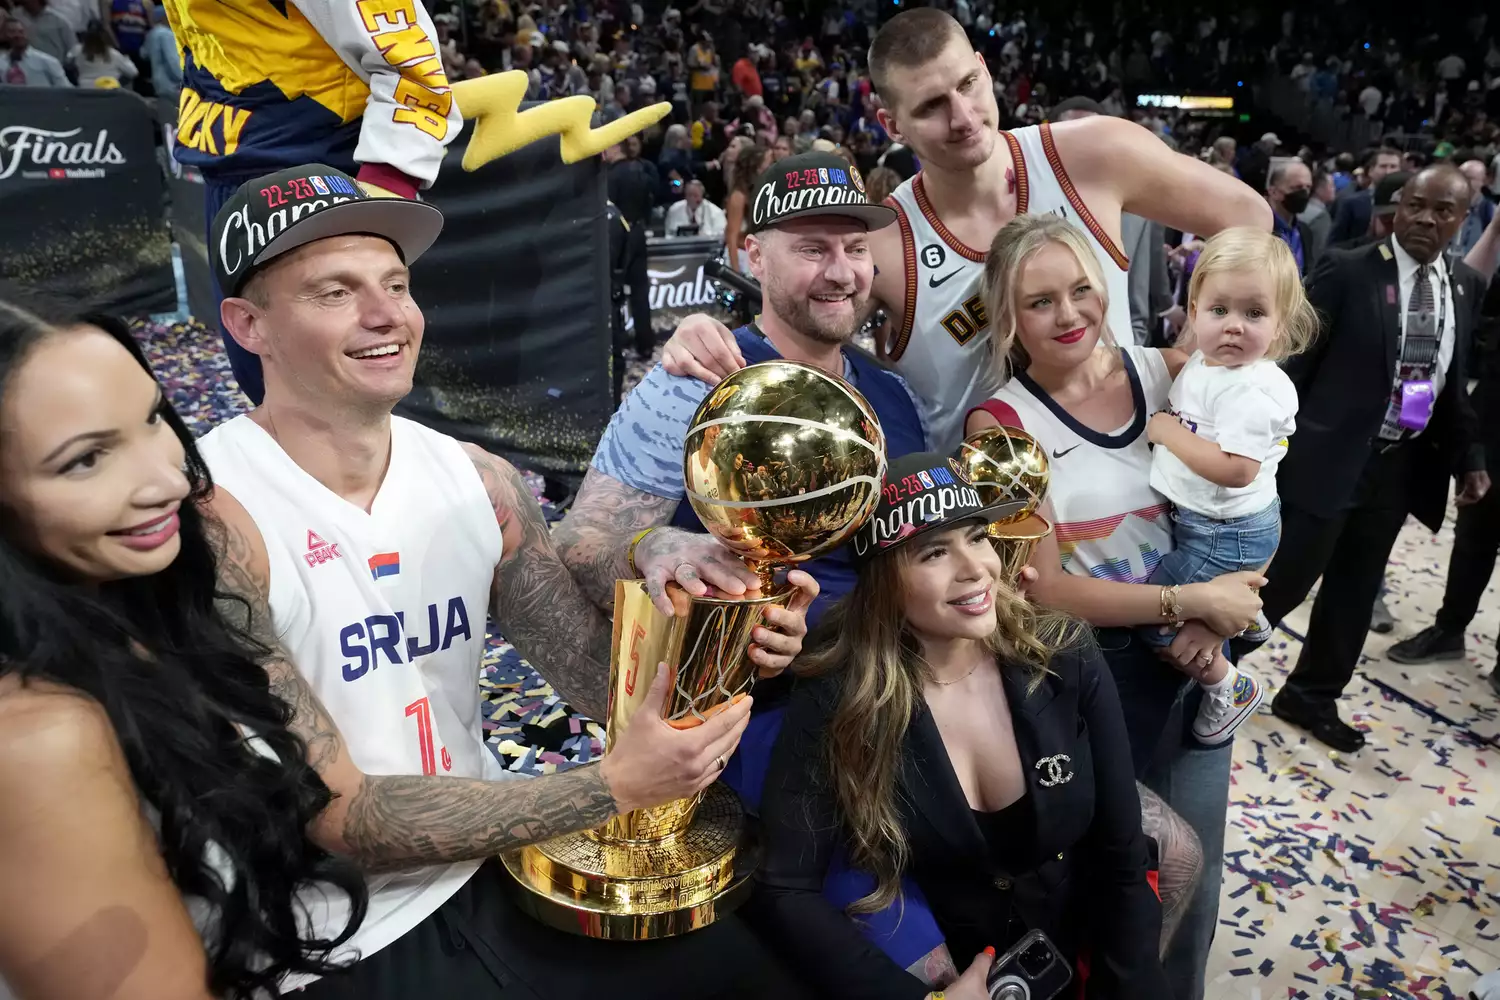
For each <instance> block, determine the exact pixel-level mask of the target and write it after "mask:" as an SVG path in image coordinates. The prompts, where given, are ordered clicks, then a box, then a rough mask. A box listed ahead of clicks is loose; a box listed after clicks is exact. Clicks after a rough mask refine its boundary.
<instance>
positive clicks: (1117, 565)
mask: <svg viewBox="0 0 1500 1000" xmlns="http://www.w3.org/2000/svg"><path fill="white" fill-rule="evenodd" d="M983 300H984V305H985V308H986V310H987V311H988V315H989V316H990V317H991V322H992V324H993V340H992V349H993V351H994V363H995V365H996V367H997V369H998V374H999V380H1000V382H1001V383H1002V388H1001V389H1000V390H999V392H998V393H996V395H995V397H994V398H993V399H991V400H990V401H989V402H987V403H986V404H984V406H983V407H980V408H978V409H976V410H975V411H974V412H972V413H971V414H970V415H969V417H968V420H967V423H966V431H967V432H969V433H973V432H974V431H976V430H979V429H981V428H984V427H988V426H994V425H995V424H1007V425H1011V426H1018V427H1024V428H1025V429H1026V430H1028V431H1029V432H1031V434H1032V435H1033V436H1035V437H1036V438H1037V440H1038V441H1040V442H1041V444H1042V445H1043V446H1044V447H1045V448H1046V449H1047V453H1048V456H1049V458H1050V459H1051V468H1052V480H1051V488H1050V492H1049V499H1048V502H1047V504H1046V505H1045V507H1044V511H1043V512H1044V514H1045V515H1046V516H1047V517H1048V519H1049V520H1051V521H1052V522H1053V523H1054V524H1055V526H1056V529H1055V531H1054V533H1053V534H1052V535H1051V536H1049V537H1048V538H1047V539H1045V540H1044V541H1043V542H1042V543H1041V545H1040V546H1039V547H1038V549H1037V551H1036V553H1035V555H1034V556H1033V558H1032V564H1033V566H1034V567H1035V569H1036V571H1037V573H1038V579H1037V580H1036V582H1035V584H1034V585H1033V586H1032V588H1031V591H1030V593H1031V595H1032V597H1033V599H1035V600H1036V601H1037V602H1038V603H1040V604H1042V605H1045V606H1047V607H1052V608H1058V609H1062V610H1065V611H1068V612H1070V613H1071V614H1073V615H1076V616H1077V617H1079V618H1081V619H1083V620H1084V621H1086V622H1088V623H1090V624H1091V625H1093V626H1094V627H1095V630H1096V632H1095V634H1096V635H1097V637H1098V642H1099V645H1100V648H1101V650H1102V652H1103V655H1104V658H1105V660H1106V661H1107V663H1108V665H1109V668H1110V672H1111V673H1112V675H1113V677H1114V680H1115V685H1116V687H1117V689H1118V691H1119V695H1120V701H1121V704H1122V705H1123V707H1124V715H1125V720H1126V726H1127V729H1128V735H1129V741H1130V751H1131V758H1132V762H1133V765H1134V768H1135V772H1136V776H1137V777H1138V778H1141V779H1142V780H1143V781H1144V783H1145V784H1146V785H1147V786H1148V787H1149V788H1151V789H1153V790H1154V791H1156V792H1158V793H1159V794H1160V795H1161V796H1162V798H1163V799H1165V800H1166V802H1167V804H1168V805H1169V806H1170V807H1171V808H1172V809H1174V810H1175V811H1176V812H1177V813H1178V814H1180V815H1181V816H1182V818H1183V819H1185V820H1186V821H1187V822H1188V823H1189V824H1190V825H1191V826H1192V827H1193V829H1194V830H1195V831H1196V832H1197V834H1198V837H1199V840H1200V841H1201V842H1202V846H1203V878H1202V880H1201V882H1200V883H1199V886H1198V889H1197V893H1196V895H1195V897H1194V898H1193V900H1192V901H1191V903H1190V904H1189V906H1188V908H1187V912H1186V913H1185V915H1184V916H1183V918H1182V925H1181V927H1180V929H1179V931H1178V933H1177V934H1176V936H1175V937H1174V939H1173V941H1172V943H1171V945H1170V946H1169V948H1168V950H1167V953H1166V959H1165V961H1166V967H1167V973H1168V977H1169V979H1170V980H1171V981H1172V985H1173V990H1172V992H1173V995H1175V996H1176V997H1178V998H1179V1000H1195V998H1198V997H1201V996H1202V995H1203V989H1204V969H1205V967H1206V964H1207V960H1208V950H1209V945H1210V943H1211V941H1212V939H1213V932H1214V927H1215V924H1216V919H1217V911H1218V895H1219V886H1220V881H1221V877H1220V873H1221V865H1222V854H1223V843H1224V814H1225V809H1226V806H1227V803H1228V798H1229V764H1230V750H1229V747H1228V746H1221V747H1217V748H1205V747H1202V746H1201V745H1199V744H1198V743H1197V741H1196V740H1194V739H1193V738H1192V736H1191V734H1190V732H1189V731H1188V725H1187V723H1186V721H1185V720H1187V719H1191V718H1192V717H1193V716H1194V715H1196V712H1197V710H1198V703H1199V699H1200V697H1201V695H1200V694H1199V692H1200V690H1201V689H1199V688H1198V687H1197V686H1196V685H1194V684H1193V683H1192V682H1194V681H1197V680H1199V679H1200V678H1201V676H1202V675H1203V673H1204V672H1205V671H1213V670H1222V669H1226V668H1225V664H1224V662H1223V657H1222V654H1221V653H1220V652H1219V651H1218V650H1219V645H1220V643H1221V642H1222V641H1223V639H1225V638H1227V637H1228V636H1232V635H1236V634H1238V633H1239V632H1240V631H1242V630H1243V629H1244V628H1245V626H1246V624H1247V623H1248V622H1250V621H1251V620H1252V619H1253V618H1254V617H1255V615H1256V614H1257V612H1259V610H1260V598H1259V596H1258V595H1257V593H1256V591H1257V589H1258V588H1259V587H1261V586H1263V585H1264V583H1265V580H1264V578H1263V577H1261V576H1260V575H1259V574H1258V573H1256V572H1237V573H1226V574H1223V575H1220V576H1218V577H1216V578H1214V579H1212V580H1208V581H1205V582H1200V583H1190V584H1187V585H1185V586H1182V587H1180V588H1173V587H1168V586H1161V585H1155V584H1151V583H1149V582H1148V581H1149V580H1150V577H1151V574H1152V573H1153V572H1154V571H1155V570H1156V567H1157V565H1158V564H1159V563H1160V562H1161V561H1162V559H1163V558H1165V557H1166V556H1168V555H1169V554H1170V553H1171V552H1172V551H1173V534H1172V519H1171V504H1170V502H1169V501H1168V500H1167V498H1166V497H1164V496H1163V495H1162V494H1160V493H1158V492H1157V491H1156V490H1155V489H1154V488H1153V487H1152V485H1151V466H1152V458H1151V449H1150V445H1149V442H1148V438H1147V434H1146V427H1147V423H1148V421H1149V420H1150V418H1151V416H1152V415H1153V414H1154V413H1156V412H1158V411H1160V410H1163V409H1165V408H1166V407H1167V403H1168V394H1169V392H1170V390H1171V386H1172V380H1173V378H1175V377H1176V375H1177V373H1178V372H1179V371H1180V370H1181V369H1182V367H1183V365H1184V364H1185V363H1186V362H1187V355H1186V354H1184V353H1183V352H1181V351H1175V350H1156V349H1153V348H1147V347H1136V346H1129V347H1124V348H1121V347H1119V346H1117V345H1116V343H1115V340H1114V338H1113V337H1112V336H1111V332H1110V330H1109V329H1108V327H1107V325H1106V323H1105V317H1106V315H1107V314H1108V291H1107V287H1106V285H1105V282H1104V280H1103V277H1102V275H1101V274H1100V273H1099V264H1098V259H1097V257H1096V256H1095V255H1094V253H1093V252H1092V248H1091V247H1090V246H1089V244H1088V242H1087V240H1086V239H1085V238H1084V236H1083V234H1082V233H1081V232H1080V231H1079V230H1077V229H1075V228H1074V227H1073V226H1072V225H1070V224H1069V223H1068V222H1067V221H1065V220H1064V219H1061V218H1059V217H1057V216H1053V215H1035V216H1020V217H1018V218H1016V219H1015V220H1014V221H1012V222H1011V223H1010V224H1008V225H1007V226H1005V228H1004V229H1002V230H1001V231H1000V233H999V234H998V235H997V236H996V237H995V240H994V242H993V243H992V245H991V246H990V250H989V254H988V259H987V261H986V264H985V272H984V282H983ZM1176 622H1186V624H1185V625H1184V626H1183V627H1182V628H1181V629H1179V630H1178V632H1177V635H1176V637H1175V638H1174V639H1173V642H1172V644H1171V646H1170V647H1168V648H1167V649H1165V650H1162V651H1160V654H1161V655H1158V650H1157V649H1155V648H1154V647H1152V646H1151V645H1150V644H1148V643H1146V642H1145V641H1144V640H1143V639H1142V638H1141V636H1140V635H1139V634H1138V632H1137V631H1136V629H1137V627H1141V626H1153V625H1154V626H1163V625H1169V624H1173V623H1176ZM1174 668H1175V669H1174Z"/></svg>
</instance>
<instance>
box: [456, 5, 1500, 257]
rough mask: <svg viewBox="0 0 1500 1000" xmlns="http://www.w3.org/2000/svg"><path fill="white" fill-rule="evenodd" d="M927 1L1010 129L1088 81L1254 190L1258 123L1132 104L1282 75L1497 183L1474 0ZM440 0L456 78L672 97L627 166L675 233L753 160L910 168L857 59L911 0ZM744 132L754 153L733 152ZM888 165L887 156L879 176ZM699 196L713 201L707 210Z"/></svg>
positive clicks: (1354, 153) (625, 96) (634, 99)
mask: <svg viewBox="0 0 1500 1000" xmlns="http://www.w3.org/2000/svg"><path fill="white" fill-rule="evenodd" d="M679 2H680V0H679ZM936 5H937V6H941V7H944V8H946V9H948V10H949V11H950V12H951V13H953V15H954V16H955V18H957V20H958V21H959V22H960V23H961V24H963V25H964V26H965V28H966V29H967V30H968V32H969V34H970V37H971V38H972V40H973V41H974V44H975V47H976V49H978V50H979V51H980V52H981V53H983V54H984V56H985V58H986V62H987V64H988V65H989V66H990V68H991V73H992V76H993V79H994V87H995V93H996V98H997V103H998V105H999V108H1000V116H1001V120H1000V123H999V124H1000V126H1001V127H1002V128H1006V127H1016V126H1021V125H1027V124H1034V123H1036V122H1040V121H1043V120H1045V119H1046V118H1047V117H1048V116H1049V115H1050V114H1051V112H1052V109H1053V108H1054V107H1055V106H1056V105H1057V103H1058V102H1059V101H1061V100H1063V99H1065V98H1068V97H1077V96H1083V97H1088V98H1091V99H1093V100H1094V101H1096V102H1098V104H1099V106H1100V107H1101V108H1102V109H1103V110H1104V112H1105V113H1107V114H1114V115H1120V116H1128V117H1131V118H1133V119H1135V120H1136V121H1139V122H1140V123H1141V124H1143V125H1145V126H1146V127H1148V128H1151V129H1152V130H1153V131H1155V132H1156V133H1157V134H1158V135H1160V136H1162V137H1163V139H1164V140H1166V141H1168V142H1170V143H1171V144H1172V145H1174V146H1175V147H1176V148H1178V149H1181V150H1182V151H1184V152H1188V153H1192V154H1196V155H1201V156H1204V157H1206V158H1207V157H1211V156H1213V155H1214V152H1213V151H1214V145H1213V143H1214V140H1216V139H1219V138H1221V137H1233V138H1238V139H1240V140H1241V142H1239V143H1238V144H1237V153H1236V156H1237V160H1236V162H1235V163H1233V164H1231V165H1232V166H1233V167H1234V168H1235V169H1236V171H1237V172H1239V173H1241V175H1242V176H1244V177H1245V179H1246V180H1247V181H1249V182H1250V183H1252V185H1255V186H1257V187H1262V186H1263V185H1264V180H1265V178H1266V176H1267V173H1266V171H1268V169H1269V158H1270V156H1273V155H1275V154H1276V152H1278V150H1272V151H1271V152H1270V153H1269V154H1264V155H1263V151H1262V150H1261V149H1260V144H1259V143H1256V142H1248V141H1244V140H1247V139H1253V138H1254V136H1255V135H1256V134H1259V133H1258V132H1253V133H1251V134H1249V135H1245V134H1242V133H1243V131H1244V129H1243V127H1242V126H1241V123H1240V122H1239V120H1238V117H1237V116H1229V117H1226V118H1212V117H1199V116H1191V115H1184V114H1182V113H1181V112H1178V111H1175V110H1173V109H1170V108H1162V107H1153V106H1150V105H1147V106H1139V105H1138V104H1137V98H1138V97H1139V95H1141V94H1143V93H1165V94H1181V93H1200V94H1202V93H1207V94H1225V95H1229V96H1232V97H1235V98H1236V101H1237V104H1238V106H1239V107H1241V108H1243V107H1245V106H1247V105H1248V104H1249V103H1250V102H1251V100H1252V99H1251V92H1252V90H1253V88H1254V87H1255V85H1256V84H1257V83H1258V82H1260V81H1263V80H1264V79H1266V77H1267V75H1268V74H1279V75H1281V76H1283V77H1285V78H1288V79H1290V80H1292V81H1294V82H1295V83H1296V84H1297V86H1299V87H1301V88H1303V89H1304V90H1305V91H1306V93H1307V97H1308V100H1309V101H1310V102H1325V103H1326V104H1328V105H1329V106H1331V107H1333V108H1335V109H1337V110H1338V111H1339V112H1340V113H1342V114H1350V115H1352V114H1355V113H1358V112H1361V111H1363V112H1365V113H1366V115H1367V117H1369V118H1371V119H1372V120H1374V121H1377V122H1379V123H1380V124H1381V127H1382V128H1383V130H1384V131H1387V132H1391V133H1395V134H1397V135H1398V136H1399V145H1400V148H1401V149H1402V151H1403V152H1407V151H1410V152H1412V153H1414V154H1416V155H1417V156H1419V157H1423V158H1430V157H1433V156H1439V157H1440V156H1452V155H1455V154H1457V153H1464V154H1466V155H1480V156H1484V157H1486V161H1487V163H1486V169H1487V171H1489V179H1488V180H1487V182H1486V183H1487V184H1489V183H1492V182H1493V167H1492V166H1491V165H1490V164H1491V163H1492V161H1493V156H1494V154H1495V153H1496V152H1497V148H1496V144H1497V131H1496V125H1495V121H1496V119H1497V117H1500V107H1497V103H1500V35H1497V33H1496V31H1495V29H1494V26H1493V25H1492V24H1491V23H1490V18H1489V17H1488V16H1487V14H1486V13H1485V12H1484V10H1483V7H1482V6H1478V5H1477V6H1476V7H1475V13H1474V14H1473V15H1472V16H1466V15H1465V14H1464V13H1463V12H1461V11H1455V10H1453V9H1451V8H1450V9H1445V10H1443V11H1433V12H1423V11H1412V12H1407V14H1405V15H1403V24H1404V25H1405V26H1408V27H1409V28H1410V29H1411V30H1408V31H1403V36H1402V39H1401V40H1400V41H1398V40H1396V39H1393V38H1389V37H1388V34H1389V32H1388V30H1385V31H1382V30H1377V28H1376V27H1375V25H1374V19H1373V16H1372V15H1371V14H1370V13H1369V12H1368V11H1365V10H1360V9H1356V8H1355V6H1354V5H1353V4H1350V3H1347V2H1341V3H1334V4H1330V5H1325V6H1324V7H1321V8H1305V9H1304V8H1300V7H1299V8H1296V9H1295V10H1294V9H1292V8H1290V7H1288V9H1286V10H1283V11H1281V12H1279V13H1274V12H1269V11H1263V10H1260V9H1257V8H1255V7H1253V6H1252V7H1247V8H1244V9H1241V10H1236V11H1233V12H1221V11H1219V10H1217V9H1215V8H1212V7H1209V6H1198V7H1193V8H1185V7H1178V6H1176V5H1173V6H1171V7H1168V6H1166V5H1159V4H1131V5H1127V4H1124V3H1122V2H1116V3H1113V4H1112V5H1110V4H1100V3H1092V4H1088V3H1086V4H1078V5H1063V6H1059V7H1053V8H1048V9H1042V8H1040V7H1033V8H1031V9H1025V8H1023V7H1020V6H1019V5H1015V4H997V3H995V2H993V0H939V2H938V3H937V4H936ZM433 9H434V13H435V17H436V20H437V23H438V26H439V28H438V30H439V32H440V33H441V35H442V39H443V46H444V53H445V60H446V62H447V65H448V67H449V71H450V72H451V73H453V74H454V75H455V76H474V75H479V74H483V73H486V72H495V71H500V70H511V69H523V70H525V71H527V72H528V73H529V74H530V76H531V90H530V95H529V96H531V97H532V98H534V99H538V100H544V99H549V98H555V97H563V96H569V95H573V94H588V95H590V96H592V97H594V98H595V99H596V100H597V101H598V102H599V105H600V108H601V109H602V112H603V114H604V116H605V117H606V118H611V117H615V116H618V115H621V114H625V113H627V112H629V111H632V110H635V109H636V108H639V107H642V106H645V105H648V104H652V103H656V102H658V101H669V102H670V103H671V104H672V113H671V114H670V115H669V117H668V118H667V119H666V120H665V121H664V122H663V123H662V125H661V126H660V127H659V128H657V129H654V130H652V131H651V132H650V133H648V134H647V135H646V136H645V137H644V141H643V142H642V143H641V144H640V147H639V149H637V150H627V151H626V153H627V155H626V157H625V160H626V165H625V167H624V168H623V169H624V170H625V171H627V172H629V173H631V174H635V175H638V177H639V179H638V180H636V183H637V185H638V186H639V185H646V184H649V185H650V186H651V187H652V188H653V198H652V208H653V209H654V214H653V215H652V219H653V220H654V222H655V225H656V227H657V230H658V231H661V232H665V234H666V235H676V234H677V233H678V231H679V230H687V232H685V233H684V234H685V235H686V234H712V235H717V232H718V228H717V227H718V226H719V225H720V224H721V221H720V216H721V215H724V214H726V213H727V215H728V217H729V220H730V221H732V218H733V215H734V213H733V211H732V209H731V206H730V201H731V199H732V198H733V195H734V190H735V184H734V177H735V172H736V167H737V166H738V165H739V164H741V163H742V162H743V163H744V164H745V165H746V167H747V168H753V167H754V166H755V165H756V164H761V163H765V162H768V158H769V159H774V158H777V157H780V156H785V155H790V154H792V153H797V152H804V151H806V150H807V149H809V148H812V147H813V145H814V144H819V145H826V147H827V148H831V149H835V150H837V151H838V152H840V153H841V154H842V155H843V156H844V157H845V158H846V159H848V160H849V161H850V162H851V163H852V164H854V165H855V166H857V167H859V168H860V169H861V171H862V172H864V173H865V174H866V176H867V180H868V181H869V184H870V187H871V188H872V189H873V190H872V193H875V194H879V193H883V192H885V191H888V190H889V189H890V188H892V187H894V186H895V185H896V184H898V183H899V182H900V181H901V180H902V179H904V178H905V177H908V176H910V175H911V174H912V173H914V172H915V170H916V169H917V166H918V164H916V163H915V161H914V160H913V159H912V157H911V155H910V153H908V152H906V151H905V150H903V149H902V148H901V147H900V146H899V145H894V146H893V144H892V142H891V139H890V137H889V136H888V135H887V134H886V133H885V130H884V129H883V128H882V127H881V125H880V123H879V121H878V120H877V117H876V110H877V108H878V106H879V103H878V98H877V97H876V96H875V95H874V94H873V93H872V90H871V86H870V82H869V77H868V75H867V73H866V70H865V66H864V56H865V51H866V48H867V47H868V44H869V40H870V37H871V35H872V34H873V32H874V31H875V30H876V29H877V28H878V27H879V25H880V23H881V22H882V21H883V19H885V18H887V17H890V16H892V15H894V14H895V13H898V12H899V11H900V10H902V9H904V6H903V3H902V0H897V2H896V3H895V4H889V3H884V4H882V3H877V2H876V0H842V2H841V3H837V2H836V3H829V4H822V5H811V4H807V5H803V4H798V3H794V2H787V0H748V2H724V0H697V2H695V3H693V4H692V5H690V6H689V5H686V4H684V5H683V6H682V7H679V6H674V5H670V4H662V3H656V4H652V3H642V2H639V0H637V2H634V3H628V4H627V3H625V2H624V0H598V2H595V3H571V4H570V3H566V2H564V0H543V2H539V3H532V4H528V5H525V6H521V5H520V4H518V3H512V2H511V0H433ZM1278 127H1280V126H1279V125H1278ZM1281 131H1282V132H1287V129H1285V128H1282V129H1281ZM1285 139H1286V140H1287V142H1286V143H1285V145H1284V146H1283V145H1282V144H1281V143H1280V141H1279V140H1278V144H1277V145H1278V146H1282V148H1281V149H1280V150H1279V152H1282V153H1287V154H1290V153H1295V152H1299V150H1298V146H1299V145H1300V141H1299V140H1300V137H1298V136H1296V135H1294V134H1292V133H1290V132H1288V133H1287V134H1286V135H1285ZM746 144H753V145H755V146H757V147H760V150H759V152H746V153H745V155H744V156H743V159H742V158H741V157H740V155H739V154H740V153H741V147H742V146H744V145H746ZM1221 148H1222V147H1221ZM1300 152H1301V153H1302V154H1303V155H1304V156H1305V157H1306V158H1307V159H1308V160H1309V161H1310V162H1313V163H1318V162H1321V161H1323V160H1328V161H1330V162H1329V166H1330V167H1332V166H1333V164H1332V162H1331V161H1332V158H1333V157H1335V156H1337V155H1338V154H1341V153H1342V154H1346V155H1347V156H1348V157H1351V158H1353V160H1354V163H1353V164H1352V165H1351V166H1348V169H1343V170H1341V171H1339V174H1340V176H1339V177H1338V178H1337V181H1336V183H1337V185H1338V190H1339V191H1342V190H1343V189H1344V188H1345V187H1346V186H1347V184H1348V183H1351V182H1355V181H1356V180H1357V171H1358V168H1359V166H1360V162H1359V161H1360V159H1361V157H1362V155H1363V154H1364V153H1365V150H1362V149H1333V148H1324V147H1319V146H1318V145H1316V144H1310V145H1308V146H1307V147H1306V148H1304V149H1302V150H1300ZM1221 155H1222V154H1221ZM1246 159H1247V160H1248V161H1249V162H1248V164H1245V163H1243V162H1242V161H1244V160H1246ZM1242 166H1248V167H1249V173H1246V172H1245V171H1244V170H1242V169H1241V167H1242ZM880 167H884V168H887V169H889V170H890V171H891V173H890V174H886V173H884V172H883V171H881V172H878V173H876V170H877V168H880ZM615 169H617V170H618V169H621V168H615ZM1258 171H1259V178H1257V176H1256V174H1257V172H1258ZM1330 172H1332V171H1330ZM872 173H875V176H873V177H872V176H869V175H871V174H872ZM633 179H634V178H633ZM694 180H696V181H698V182H700V185H694V184H693V183H692V182H693V181H694ZM684 199H686V200H687V201H688V202H689V205H688V206H684V207H680V208H679V209H678V210H677V211H676V213H675V214H674V218H673V220H672V222H673V225H672V226H670V227H668V226H667V225H666V221H665V219H664V213H665V212H666V211H667V210H668V209H669V208H670V207H671V206H672V205H673V204H674V203H676V202H679V201H682V200H684ZM700 202H706V203H707V204H708V208H706V209H703V210H701V211H700V210H699V209H698V207H697V206H698V204H699V203H700ZM700 214H702V215H707V216H708V217H709V218H708V219H706V220H704V219H700V218H699V216H700ZM684 215H687V216H689V217H690V218H689V219H688V223H687V225H683V223H682V216H684ZM632 221H636V220H632ZM729 228H731V229H732V228H733V227H732V226H729ZM730 235H731V236H733V235H734V234H733V233H732V232H731V233H730Z"/></svg>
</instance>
